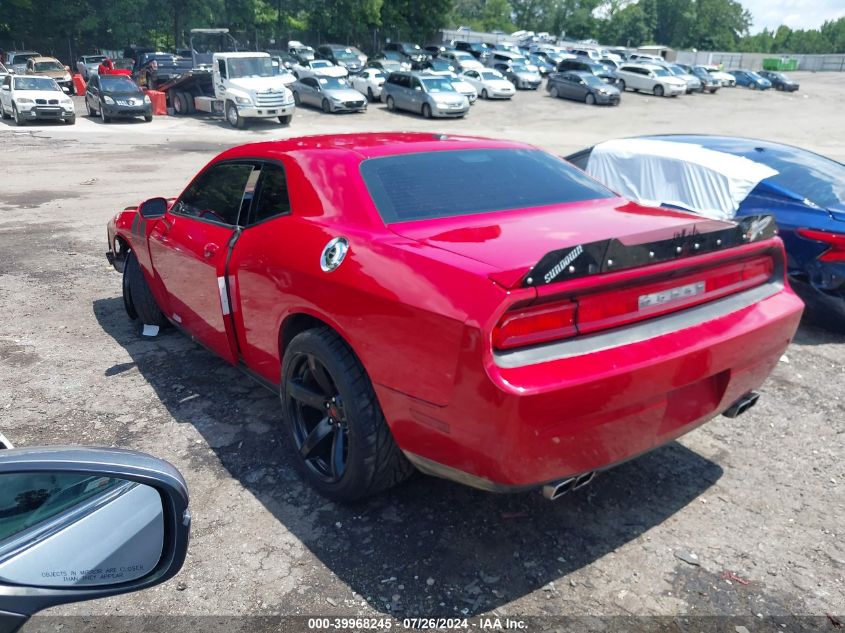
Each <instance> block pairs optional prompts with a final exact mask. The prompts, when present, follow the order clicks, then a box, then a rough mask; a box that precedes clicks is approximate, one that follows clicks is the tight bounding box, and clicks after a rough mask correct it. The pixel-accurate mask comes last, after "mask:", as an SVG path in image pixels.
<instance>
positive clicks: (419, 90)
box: [414, 86, 422, 92]
mask: <svg viewBox="0 0 845 633" xmlns="http://www.w3.org/2000/svg"><path fill="white" fill-rule="evenodd" d="M414 90H416V91H418V92H422V88H420V87H419V86H414Z"/></svg>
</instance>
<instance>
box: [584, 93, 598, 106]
mask: <svg viewBox="0 0 845 633" xmlns="http://www.w3.org/2000/svg"><path fill="white" fill-rule="evenodd" d="M584 103H586V104H587V105H589V106H591V105H595V104H596V97H595V95H594V94H593V93H592V92H588V93H587V96H586V97H584Z"/></svg>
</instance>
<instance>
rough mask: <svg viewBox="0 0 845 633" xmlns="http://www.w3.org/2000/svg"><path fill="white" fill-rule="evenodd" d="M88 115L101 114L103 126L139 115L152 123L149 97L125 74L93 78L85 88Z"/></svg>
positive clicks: (93, 76)
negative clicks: (118, 119)
mask: <svg viewBox="0 0 845 633" xmlns="http://www.w3.org/2000/svg"><path fill="white" fill-rule="evenodd" d="M85 107H86V108H87V109H88V116H97V115H98V114H99V115H100V118H101V119H102V120H103V123H108V122H109V121H111V120H112V119H117V118H123V119H131V118H134V117H139V116H142V117H144V121H146V122H147V123H149V122H150V121H152V120H153V105H152V103H151V102H150V98H149V97H148V96H147V95H146V94H144V92H143V91H142V90H141V89H140V88H139V87H138V84H136V83H135V82H134V81H132V80H131V79H130V78H129V77H127V76H126V75H92V76H91V81H89V82H88V86H87V88H86V89H85Z"/></svg>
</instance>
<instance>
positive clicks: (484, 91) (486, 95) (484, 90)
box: [481, 88, 490, 100]
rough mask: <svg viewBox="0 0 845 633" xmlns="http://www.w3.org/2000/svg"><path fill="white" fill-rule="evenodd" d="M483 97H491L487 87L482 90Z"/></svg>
mask: <svg viewBox="0 0 845 633" xmlns="http://www.w3.org/2000/svg"><path fill="white" fill-rule="evenodd" d="M481 98H482V99H485V100H486V99H489V98H490V95H489V94H488V92H487V89H486V88H484V89H483V90H482V91H481Z"/></svg>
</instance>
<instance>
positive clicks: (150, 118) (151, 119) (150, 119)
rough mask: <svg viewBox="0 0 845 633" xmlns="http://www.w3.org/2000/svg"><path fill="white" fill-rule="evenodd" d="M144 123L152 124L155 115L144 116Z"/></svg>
mask: <svg viewBox="0 0 845 633" xmlns="http://www.w3.org/2000/svg"><path fill="white" fill-rule="evenodd" d="M144 121H146V122H147V123H152V121H153V115H152V114H145V115H144Z"/></svg>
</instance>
